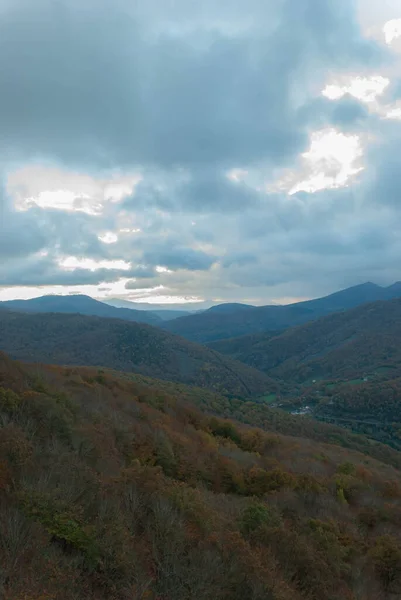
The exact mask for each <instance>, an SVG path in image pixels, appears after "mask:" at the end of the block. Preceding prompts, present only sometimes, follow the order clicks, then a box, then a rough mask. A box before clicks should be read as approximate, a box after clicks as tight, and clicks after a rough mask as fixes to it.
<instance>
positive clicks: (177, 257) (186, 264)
mask: <svg viewBox="0 0 401 600" xmlns="http://www.w3.org/2000/svg"><path fill="white" fill-rule="evenodd" d="M143 258H144V261H145V262H146V263H149V264H151V265H155V266H157V265H159V266H161V267H166V268H167V269H171V270H173V271H174V270H177V269H187V270H188V271H205V270H207V269H209V268H210V267H211V266H212V264H213V263H214V262H215V261H216V258H215V257H213V256H211V255H209V254H207V253H206V252H202V251H201V250H195V249H193V248H188V247H185V246H178V245H174V242H173V243H171V242H163V243H162V244H160V245H159V246H156V245H153V247H152V249H150V250H147V251H145V252H144V254H143Z"/></svg>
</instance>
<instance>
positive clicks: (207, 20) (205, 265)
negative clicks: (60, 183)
mask: <svg viewBox="0 0 401 600" xmlns="http://www.w3.org/2000/svg"><path fill="white" fill-rule="evenodd" d="M2 10H3V13H2V19H1V20H0V83H1V88H2V94H1V95H0V128H1V130H2V140H1V141H0V165H1V168H2V169H3V170H4V172H6V171H7V170H9V169H11V168H14V167H15V165H20V164H21V165H22V164H25V163H26V162H30V161H36V162H41V163H44V164H52V165H53V164H57V165H59V166H60V168H65V169H75V170H76V171H78V172H80V173H82V172H83V173H86V172H87V173H90V174H92V175H93V176H94V177H96V176H101V175H102V174H103V173H104V172H105V171H107V172H110V171H112V172H114V171H113V169H115V170H117V172H123V173H124V172H128V171H134V170H135V171H139V172H141V173H142V175H143V180H142V181H141V183H139V184H138V185H137V186H136V187H135V190H134V193H133V194H132V195H131V196H130V197H129V198H126V199H125V200H124V201H122V202H121V203H118V202H117V203H111V202H105V203H104V208H103V213H102V214H99V215H87V214H84V213H82V212H81V213H78V212H75V213H72V212H71V213H66V212H65V211H60V210H58V211H56V210H49V209H39V208H38V207H35V208H30V209H29V210H27V211H26V212H18V211H16V210H15V209H14V207H13V206H12V203H11V201H10V199H7V201H5V200H4V201H3V204H2V205H1V206H2V209H1V210H2V213H1V215H0V219H1V221H0V234H1V235H0V259H2V260H3V261H4V264H2V265H1V266H0V285H3V286H4V285H9V286H13V285H35V284H37V285H46V284H60V285H74V284H87V283H92V284H97V283H101V282H112V281H114V280H115V279H117V278H119V277H127V278H129V279H130V281H129V282H128V284H127V289H138V290H139V289H145V288H146V287H151V286H152V285H156V284H157V285H159V284H161V285H164V286H165V288H166V289H167V290H168V291H169V293H176V294H177V295H183V294H193V295H204V296H207V297H218V298H221V297H225V298H227V299H241V298H244V297H245V296H247V298H250V299H252V298H256V299H257V298H259V299H260V298H264V297H266V295H267V294H276V293H277V294H278V295H280V294H282V295H287V296H296V295H303V294H305V295H310V294H314V293H317V294H319V293H322V292H325V291H332V289H335V288H336V287H341V286H342V285H343V284H352V283H354V282H357V281H358V280H359V279H360V278H362V279H363V278H365V277H366V278H367V279H374V278H375V277H378V278H380V277H382V278H389V279H390V278H392V277H393V275H394V274H395V273H396V272H397V268H398V267H397V260H398V259H397V258H396V257H397V253H398V252H399V250H400V242H399V237H398V233H397V231H396V230H395V228H394V223H395V222H397V217H398V205H399V195H398V194H399V192H398V190H399V189H401V188H400V186H401V181H400V179H399V177H400V176H399V173H400V172H401V169H400V168H399V166H400V165H399V160H398V156H400V143H399V139H400V132H399V131H398V130H397V131H395V129H394V125H393V124H388V125H386V124H383V123H382V122H381V121H380V119H379V118H378V117H377V116H372V114H371V113H370V112H369V111H368V109H367V108H366V105H364V104H362V103H361V102H358V101H357V100H355V99H354V98H351V97H349V96H345V97H343V98H342V99H340V100H338V101H334V102H333V101H329V100H328V99H326V98H323V97H321V96H320V95H319V94H320V90H321V89H322V88H323V86H324V85H325V84H326V83H327V82H328V80H329V79H330V77H331V76H332V75H333V74H335V73H336V72H337V71H338V70H343V71H344V72H348V73H355V72H358V69H361V71H363V72H367V71H368V70H369V69H372V70H373V69H374V70H377V69H379V70H380V68H381V67H382V66H383V65H386V61H387V60H388V56H387V54H388V51H385V50H383V49H382V48H381V47H379V46H378V45H377V44H375V43H374V42H373V41H371V40H368V39H364V38H363V35H362V34H361V32H360V30H359V26H358V23H357V20H356V16H355V13H354V10H353V5H352V3H350V2H349V0H299V1H297V2H295V1H294V0H277V1H275V2H269V1H266V0H250V1H249V2H244V0H221V1H220V2H215V1H212V0H204V2H202V3H199V2H195V0H176V1H175V2H174V3H171V2H165V0H147V1H146V2H145V1H144V2H137V3H132V2H129V1H128V0H116V1H115V2H113V3H112V5H111V4H110V3H108V2H105V0H96V1H95V0H87V1H86V2H82V1H79V0H68V1H67V0H59V2H57V3H55V2H53V1H52V0H37V1H36V2H35V3H32V2H31V1H28V0H13V2H9V4H8V5H6V4H4V8H3V7H2ZM372 72H373V71H372ZM394 89H395V90H396V86H394ZM396 96H397V92H396V91H395V92H393V98H395V97H396ZM386 98H387V99H388V97H387V96H386ZM330 125H334V126H336V127H339V128H341V130H342V131H344V132H352V133H364V132H366V131H369V132H371V133H372V134H374V135H375V136H376V138H377V142H376V145H374V146H372V147H371V148H370V150H368V151H367V154H366V170H365V172H364V173H362V174H361V175H360V176H359V177H358V179H355V180H354V186H353V187H352V188H350V189H341V190H340V189H339V190H326V191H324V192H319V193H316V194H307V193H298V194H296V195H294V196H290V197H289V196H287V195H286V194H285V192H281V191H280V192H275V193H273V192H271V191H269V192H266V182H271V181H273V180H274V179H275V176H276V175H277V174H280V172H281V170H282V169H283V168H287V167H288V168H292V167H296V166H298V165H299V162H300V154H301V153H302V152H304V151H305V150H306V149H307V147H308V140H309V136H310V134H311V132H312V131H313V130H315V129H316V128H320V127H326V126H330ZM391 128H393V130H391ZM232 169H244V170H245V171H247V172H248V174H247V176H246V178H245V179H244V180H241V181H233V180H230V179H229V178H227V173H228V172H229V171H230V170H232ZM0 201H1V199H0ZM125 220H127V221H128V222H131V220H132V221H134V222H135V227H137V229H140V231H137V232H136V233H135V234H132V235H131V234H124V235H119V236H118V240H117V241H116V242H115V243H113V244H104V243H102V241H101V240H99V235H100V233H102V232H104V231H110V230H111V231H114V230H115V231H117V232H118V230H119V228H120V227H124V221H125ZM121 223H123V225H121ZM43 250H46V251H47V255H43V254H42V255H41V254H39V252H40V251H43ZM66 255H67V256H68V255H71V256H76V257H78V258H91V259H94V260H101V259H102V260H103V259H106V260H125V261H127V262H130V263H131V264H132V268H131V269H130V270H129V271H122V270H118V269H97V270H96V271H90V270H88V269H76V270H75V271H68V272H66V271H63V270H61V269H60V268H59V266H58V259H59V258H60V257H62V256H66ZM6 259H7V260H6ZM158 265H159V266H164V267H166V268H167V269H169V270H171V271H173V273H156V271H155V267H156V266H158ZM383 265H384V268H383ZM212 266H213V268H212Z"/></svg>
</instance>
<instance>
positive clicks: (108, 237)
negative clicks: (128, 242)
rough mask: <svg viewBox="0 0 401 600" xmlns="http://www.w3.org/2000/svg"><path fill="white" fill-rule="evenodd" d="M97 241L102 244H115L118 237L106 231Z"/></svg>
mask: <svg viewBox="0 0 401 600" xmlns="http://www.w3.org/2000/svg"><path fill="white" fill-rule="evenodd" d="M99 240H100V241H101V242H103V243H104V244H115V243H116V242H117V241H118V236H117V235H116V234H115V233H113V232H112V231H106V232H105V233H102V234H101V235H99Z"/></svg>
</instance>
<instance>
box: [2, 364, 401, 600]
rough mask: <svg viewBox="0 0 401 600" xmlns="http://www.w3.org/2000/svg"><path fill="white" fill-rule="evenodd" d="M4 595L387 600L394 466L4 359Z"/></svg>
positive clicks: (111, 599)
mask: <svg viewBox="0 0 401 600" xmlns="http://www.w3.org/2000/svg"><path fill="white" fill-rule="evenodd" d="M0 418H1V423H2V426H1V428H0V540H1V542H0V593H1V594H2V597H4V598H7V600H20V599H22V598H24V599H35V600H38V599H39V598H49V599H50V598H52V599H54V600H67V599H68V600H82V599H93V600H95V599H96V600H106V599H107V600H128V599H138V600H139V599H143V598H147V599H149V600H157V599H161V598H163V600H193V599H195V598H196V599H197V600H210V599H212V598H213V599H216V600H220V599H221V600H243V599H244V598H247V599H252V600H266V599H271V600H301V599H305V600H343V599H344V598H350V599H351V598H355V599H360V600H385V599H386V598H396V597H399V594H401V546H400V539H401V508H400V504H401V473H400V471H398V470H397V469H394V468H393V467H390V466H388V465H385V464H383V463H380V462H378V461H377V460H375V459H373V458H369V457H367V456H364V455H361V454H359V453H357V452H352V451H349V450H345V449H344V448H339V447H336V446H333V445H325V444H318V443H316V442H312V441H311V440H306V439H301V438H291V437H285V436H281V435H277V434H272V433H269V432H266V431H263V430H261V429H252V428H249V427H245V426H241V425H239V424H235V423H233V422H230V421H228V420H224V419H221V418H217V417H214V416H210V415H208V414H207V413H202V412H199V411H198V410H196V409H195V408H193V407H191V405H190V404H187V403H184V402H183V401H182V399H181V398H180V397H179V396H177V395H175V396H173V395H170V394H167V393H166V392H164V391H162V390H160V389H158V388H157V386H153V387H152V386H151V385H150V384H148V385H146V386H145V385H140V384H138V383H134V382H129V381H126V380H123V379H121V378H118V379H116V378H114V377H111V376H108V375H104V374H99V372H98V371H97V370H94V369H88V368H81V369H78V368H77V369H68V370H66V369H62V368H60V367H42V366H38V365H35V366H33V365H30V366H29V365H26V366H24V365H20V364H16V363H13V362H11V361H10V360H9V359H7V357H5V356H4V355H0Z"/></svg>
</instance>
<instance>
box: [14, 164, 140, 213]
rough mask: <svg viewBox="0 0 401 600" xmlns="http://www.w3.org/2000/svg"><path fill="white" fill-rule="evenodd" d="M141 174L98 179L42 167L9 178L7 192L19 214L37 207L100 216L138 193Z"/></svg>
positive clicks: (21, 170)
mask: <svg viewBox="0 0 401 600" xmlns="http://www.w3.org/2000/svg"><path fill="white" fill-rule="evenodd" d="M141 180H142V176H141V175H140V174H138V173H134V174H129V173H124V174H122V173H111V174H110V175H109V176H108V177H95V176H91V175H85V174H82V173H76V172H74V171H67V170H64V169H61V168H56V167H49V166H46V165H42V164H33V165H28V166H25V167H22V168H19V169H16V170H14V171H11V172H10V173H9V174H8V176H7V191H8V193H9V194H10V196H12V197H13V198H14V202H15V206H16V208H17V209H18V210H29V209H30V208H32V207H34V206H39V207H40V208H44V209H47V208H52V209H57V210H63V211H67V212H84V213H86V214H89V215H99V214H102V212H103V211H104V208H105V206H106V205H107V204H108V203H109V202H112V203H118V202H121V200H122V199H123V198H125V197H127V196H130V195H133V194H134V193H135V187H136V185H137V184H138V183H139V182H140V181H141Z"/></svg>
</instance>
